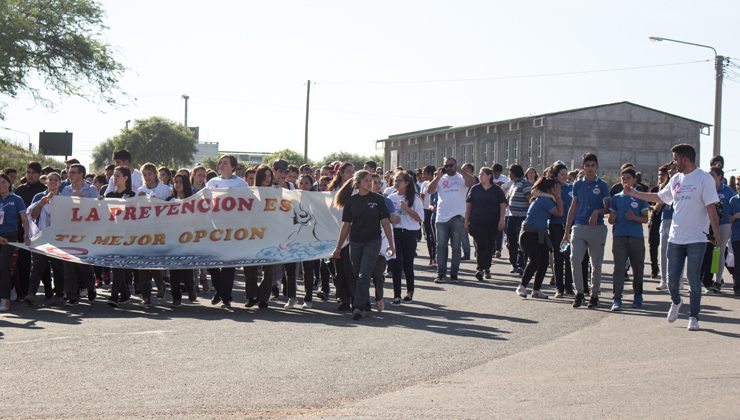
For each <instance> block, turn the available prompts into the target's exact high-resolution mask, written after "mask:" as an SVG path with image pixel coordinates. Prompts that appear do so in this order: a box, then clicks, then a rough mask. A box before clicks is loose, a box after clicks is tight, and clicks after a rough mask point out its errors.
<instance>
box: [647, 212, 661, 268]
mask: <svg viewBox="0 0 740 420" xmlns="http://www.w3.org/2000/svg"><path fill="white" fill-rule="evenodd" d="M648 245H649V247H650V269H651V274H653V275H656V274H658V273H659V272H660V269H659V268H658V267H659V264H658V263H659V261H660V259H659V258H658V249H659V247H660V220H658V222H657V223H655V222H653V223H650V226H649V227H648Z"/></svg>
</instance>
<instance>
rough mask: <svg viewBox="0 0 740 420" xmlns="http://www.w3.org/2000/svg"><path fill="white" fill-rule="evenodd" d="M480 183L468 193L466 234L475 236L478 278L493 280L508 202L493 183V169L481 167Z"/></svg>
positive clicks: (479, 279) (501, 191)
mask: <svg viewBox="0 0 740 420" xmlns="http://www.w3.org/2000/svg"><path fill="white" fill-rule="evenodd" d="M478 178H479V179H480V182H479V183H478V184H475V185H473V186H472V187H470V190H468V198H467V200H466V201H467V207H466V211H465V232H466V233H470V234H471V235H473V238H474V239H475V243H476V244H477V246H478V255H477V267H476V272H475V278H476V279H478V281H483V277H484V276H485V278H487V279H490V278H491V260H492V258H493V251H494V247H495V246H496V238H497V237H498V235H499V232H502V231H503V230H504V220H505V219H504V216H505V215H504V213H505V210H506V206H507V202H506V196H505V195H504V192H503V190H501V188H500V187H499V186H498V185H495V184H493V170H492V169H491V168H488V167H483V168H480V173H479V174H478Z"/></svg>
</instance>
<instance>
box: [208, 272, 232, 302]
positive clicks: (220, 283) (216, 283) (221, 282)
mask: <svg viewBox="0 0 740 420" xmlns="http://www.w3.org/2000/svg"><path fill="white" fill-rule="evenodd" d="M208 274H210V275H211V282H212V283H213V287H214V288H215V289H216V293H218V296H219V297H220V298H221V300H223V301H227V302H231V301H232V300H233V299H232V297H231V292H232V291H233V290H234V276H235V275H236V269H235V268H233V267H225V268H209V269H208Z"/></svg>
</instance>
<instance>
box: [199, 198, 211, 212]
mask: <svg viewBox="0 0 740 420" xmlns="http://www.w3.org/2000/svg"><path fill="white" fill-rule="evenodd" d="M210 209H211V200H209V199H207V198H202V199H200V200H198V211H199V212H201V213H208V211H209V210H210Z"/></svg>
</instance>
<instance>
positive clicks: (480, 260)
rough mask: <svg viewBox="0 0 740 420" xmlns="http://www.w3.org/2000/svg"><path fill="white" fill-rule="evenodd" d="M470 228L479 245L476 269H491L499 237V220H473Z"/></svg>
mask: <svg viewBox="0 0 740 420" xmlns="http://www.w3.org/2000/svg"><path fill="white" fill-rule="evenodd" d="M469 230H470V234H471V235H473V239H475V243H476V245H477V247H478V256H477V258H476V269H477V270H478V271H481V270H489V269H490V268H491V261H492V260H493V253H494V250H495V247H496V238H497V237H498V220H497V221H476V220H471V221H470V229H469Z"/></svg>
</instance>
